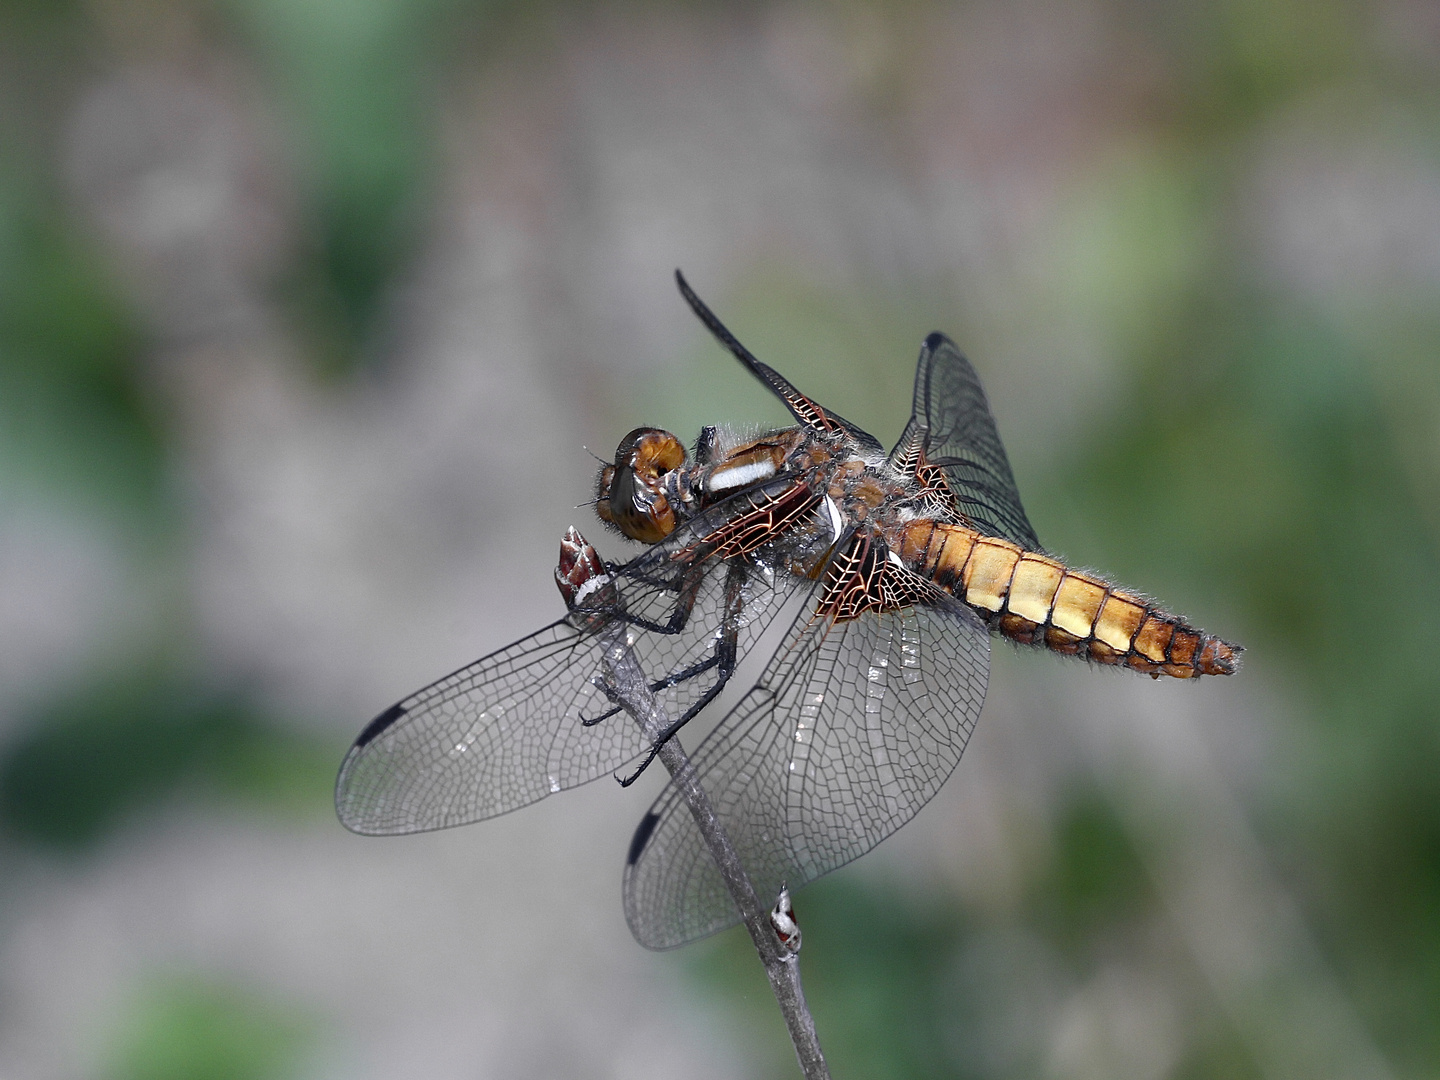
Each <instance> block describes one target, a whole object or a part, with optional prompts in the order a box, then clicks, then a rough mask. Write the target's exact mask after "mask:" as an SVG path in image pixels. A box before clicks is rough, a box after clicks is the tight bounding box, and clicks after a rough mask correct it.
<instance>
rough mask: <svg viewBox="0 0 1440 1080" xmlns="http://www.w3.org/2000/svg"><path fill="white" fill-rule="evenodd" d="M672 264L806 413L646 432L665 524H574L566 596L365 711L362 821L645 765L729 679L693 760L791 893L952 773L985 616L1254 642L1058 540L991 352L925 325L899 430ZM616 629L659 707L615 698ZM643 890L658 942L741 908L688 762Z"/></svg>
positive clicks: (1183, 653)
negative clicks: (765, 339)
mask: <svg viewBox="0 0 1440 1080" xmlns="http://www.w3.org/2000/svg"><path fill="white" fill-rule="evenodd" d="M676 282H677V284H678V286H679V288H680V292H681V294H682V296H683V297H684V298H685V300H686V301H687V302H688V304H689V305H690V307H691V309H692V310H693V311H694V312H695V314H696V315H697V316H698V317H699V319H700V321H701V322H702V323H703V324H704V325H705V326H706V327H707V328H708V329H709V330H710V332H711V333H712V334H713V335H714V336H715V337H716V339H718V341H719V342H720V343H721V344H722V345H723V346H725V348H726V349H728V350H729V352H730V353H731V354H733V355H734V357H735V358H736V359H738V360H739V362H740V363H741V364H742V365H743V366H744V368H745V369H746V370H747V371H749V372H750V373H751V374H752V375H753V376H755V377H756V378H757V379H759V381H760V382H761V383H762V384H763V385H764V386H766V387H767V388H768V389H769V390H770V391H771V392H772V393H774V394H775V395H776V396H777V397H778V398H779V399H780V401H781V402H782V403H783V404H784V405H785V407H786V408H787V409H788V410H789V412H790V414H791V416H792V417H793V418H794V421H795V423H794V424H793V425H792V426H789V427H785V428H780V429H776V430H771V431H766V432H763V433H761V434H759V435H755V434H753V433H752V434H742V433H739V432H737V431H734V430H731V429H729V428H724V427H720V426H707V427H705V428H703V429H702V430H701V431H700V433H699V436H698V438H697V439H696V440H695V443H694V444H693V446H692V447H690V448H689V449H687V448H686V446H685V445H684V444H683V443H681V442H680V440H679V439H677V438H676V437H675V436H674V435H673V434H670V433H669V432H666V431H662V430H659V429H657V428H648V427H641V428H636V429H635V430H633V431H631V432H630V433H629V434H627V435H626V436H625V438H624V439H622V440H621V442H620V444H619V446H618V448H617V450H616V453H615V457H614V460H613V462H608V463H605V464H604V465H603V467H602V468H601V469H600V471H599V475H598V477H597V480H596V489H595V490H596V494H595V501H594V505H595V509H596V511H597V514H598V517H599V518H600V519H601V521H602V522H603V523H604V525H605V526H606V527H607V528H609V529H613V530H615V531H617V532H619V533H621V534H622V535H623V536H625V537H627V538H629V539H630V540H633V541H639V542H641V543H642V544H644V545H646V546H645V547H644V548H643V549H642V551H641V553H640V554H638V555H636V556H635V557H633V558H631V559H629V560H627V561H624V562H607V561H605V560H603V559H602V558H601V557H600V555H599V554H598V552H597V550H596V549H595V548H594V547H593V545H591V544H590V543H589V542H588V541H587V540H585V538H584V537H583V536H582V535H581V534H580V533H579V532H578V531H577V530H576V529H574V528H573V527H572V528H571V529H570V530H569V531H568V532H567V533H566V534H565V537H564V539H563V540H562V543H561V551H560V559H559V563H558V566H557V569H556V572H555V573H556V582H557V585H558V586H559V588H560V592H561V594H562V597H563V598H564V600H565V602H566V613H565V615H564V616H563V617H562V618H560V619H558V620H557V621H555V622H553V623H551V624H550V625H549V626H546V627H544V628H543V629H541V630H539V631H537V632H536V633H534V634H531V635H530V636H529V637H525V638H522V639H520V640H519V641H517V642H515V643H514V644H511V645H508V646H506V647H505V648H503V649H500V650H499V651H497V652H494V653H491V654H490V655H488V656H485V657H483V658H481V659H479V660H477V661H475V662H474V663H472V664H470V665H468V666H467V667H464V668H461V669H460V670H459V671H456V672H454V673H453V674H451V675H448V676H446V677H445V678H443V679H440V680H439V681H438V682H435V683H433V684H431V685H430V686H427V687H425V688H424V689H422V690H418V691H416V692H415V693H413V694H411V695H410V696H409V697H406V698H404V699H403V700H401V701H399V702H398V703H396V704H395V705H392V706H391V707H390V708H388V709H386V710H385V711H384V712H382V713H381V714H380V715H379V716H377V717H376V718H375V719H374V720H372V721H371V722H370V723H369V725H367V726H366V727H365V728H364V730H363V731H362V732H361V733H360V735H359V737H358V738H357V739H356V740H355V743H354V746H353V747H352V748H351V749H350V751H349V753H348V754H347V755H346V757H345V759H344V762H343V764H342V765H341V768H340V774H339V778H338V780H337V783H336V794H335V803H336V808H337V811H338V813H339V817H340V820H341V822H342V823H343V824H344V825H345V826H346V827H347V828H349V829H351V830H352V831H355V832H358V833H364V834H372V835H390V834H402V833H415V832H423V831H428V830H432V829H444V828H450V827H452V826H457V825H464V824H468V823H471V822H476V821H482V820H484V819H487V818H492V817H495V816H497V815H499V814H504V813H507V812H509V811H511V810H515V809H517V808H519V807H522V806H525V805H527V804H529V803H532V802H535V801H537V800H539V799H542V798H545V797H546V796H548V795H551V794H553V793H555V792H559V791H562V790H565V789H567V788H572V787H575V786H577V785H580V784H584V783H587V782H589V781H591V780H595V779H597V778H599V777H601V776H605V775H616V776H617V779H620V780H621V782H622V783H625V784H628V783H630V782H632V781H633V780H634V779H635V778H636V777H637V776H639V775H640V774H641V773H642V772H643V771H644V770H645V768H646V766H648V765H649V763H650V761H651V760H652V759H653V758H654V756H655V755H656V753H657V751H658V749H659V747H660V745H661V744H663V743H664V742H665V741H666V740H669V739H672V738H678V737H679V735H680V733H681V731H682V730H683V729H684V727H685V726H686V725H687V724H688V723H690V722H691V721H692V720H694V719H695V718H696V717H697V716H698V715H700V714H701V713H702V712H703V711H704V710H705V709H706V708H707V707H709V706H710V705H712V704H714V703H715V702H717V700H720V699H721V698H722V695H723V694H724V692H725V691H726V690H727V688H730V689H731V691H732V693H731V695H730V696H731V697H736V696H737V695H738V700H735V701H734V703H733V704H731V705H729V707H728V709H727V711H725V713H724V715H723V717H722V718H721V719H720V720H719V722H718V723H717V724H716V725H715V726H714V727H713V729H712V730H711V731H710V732H709V733H708V734H707V735H705V737H704V738H703V739H702V740H701V741H700V742H699V743H698V744H697V745H696V747H695V749H694V751H693V753H692V754H691V761H692V763H693V765H694V768H695V771H696V775H697V776H698V778H699V781H700V783H701V785H702V786H703V787H704V789H705V791H706V792H707V793H708V795H709V797H710V799H711V801H712V803H713V804H714V807H715V811H716V813H717V815H718V817H719V820H720V822H721V824H722V826H723V827H724V829H725V831H726V832H727V833H728V835H729V837H730V839H731V842H732V843H733V845H734V847H735V849H736V851H737V852H738V853H739V855H740V858H741V860H742V862H743V863H744V865H745V868H746V870H747V872H748V873H749V875H750V877H751V878H752V881H753V882H754V885H755V889H756V892H757V894H758V895H761V896H765V895H770V896H774V895H778V894H779V893H780V892H781V891H782V890H783V889H785V888H786V887H787V886H788V887H789V888H791V889H793V888H798V887H799V886H801V885H804V884H806V883H808V882H810V881H813V880H815V879H816V878H818V877H820V876H821V875H823V874H826V873H828V872H830V871H832V870H835V869H836V868H838V867H840V866H842V865H844V864H846V863H848V862H850V861H851V860H853V859H855V858H857V857H859V856H860V855H862V854H864V853H866V852H867V851H869V850H870V849H871V848H873V847H874V846H875V845H876V844H878V843H879V842H880V841H882V840H883V839H885V838H886V837H887V836H889V835H891V834H892V833H894V832H895V831H896V830H897V829H899V828H900V827H901V826H902V825H904V824H905V823H906V822H908V821H909V820H910V819H911V818H913V817H914V816H915V814H916V813H917V812H918V811H919V810H920V809H921V807H923V806H924V805H925V803H927V802H928V801H929V800H930V799H931V798H932V797H933V796H934V795H935V793H936V792H937V791H938V790H939V788H940V786H941V785H942V784H943V783H944V782H945V780H946V779H947V778H948V777H949V776H950V774H951V773H952V772H953V771H954V769H955V767H956V765H957V764H958V763H959V760H960V756H961V754H962V752H963V751H964V749H965V745H966V742H967V741H968V740H969V738H970V735H971V732H972V731H973V730H974V727H975V722H976V719H977V717H978V716H979V714H980V709H981V706H982V704H983V703H984V700H985V692H986V686H987V681H988V674H989V658H990V638H991V635H994V634H998V635H1000V636H1002V637H1005V638H1008V639H1009V640H1010V641H1012V642H1016V643H1018V644H1022V645H1029V646H1035V647H1039V648H1043V649H1047V650H1049V651H1051V652H1056V653H1060V654H1063V655H1065V656H1071V657H1078V658H1081V659H1084V660H1087V661H1089V662H1091V663H1094V664H1101V665H1108V666H1112V667H1119V668H1126V669H1129V670H1131V671H1134V672H1139V673H1143V674H1148V675H1151V676H1153V677H1154V678H1157V679H1158V678H1160V677H1161V676H1167V677H1172V678H1177V679H1191V678H1196V677H1199V676H1203V675H1230V674H1233V673H1234V672H1235V671H1237V670H1238V668H1239V664H1240V654H1241V652H1242V650H1241V648H1240V647H1239V646H1238V645H1234V644H1231V643H1228V642H1226V641H1223V640H1221V639H1220V638H1219V637H1216V636H1214V635H1211V634H1207V633H1205V632H1204V631H1203V630H1200V629H1197V628H1196V627H1194V626H1192V625H1190V624H1189V623H1188V622H1186V621H1185V620H1184V619H1183V618H1181V617H1179V616H1177V615H1174V614H1171V613H1169V612H1168V611H1166V610H1165V609H1163V608H1162V607H1160V606H1159V605H1158V604H1157V603H1155V602H1154V601H1152V600H1150V599H1147V598H1146V597H1144V596H1142V595H1141V594H1139V593H1137V592H1135V591H1133V590H1130V589H1126V588H1123V587H1121V586H1119V585H1116V584H1114V583H1112V582H1110V581H1108V580H1106V579H1105V578H1103V577H1101V576H1100V575H1098V574H1095V573H1092V572H1090V571H1087V570H1080V569H1076V568H1074V567H1071V566H1069V565H1067V564H1066V563H1065V562H1064V561H1063V560H1061V559H1059V558H1056V557H1055V556H1054V555H1052V554H1049V553H1047V552H1046V551H1045V550H1044V549H1043V548H1042V547H1041V545H1040V542H1039V540H1038V538H1037V537H1036V535H1035V530H1034V529H1033V528H1032V527H1031V524H1030V520H1029V518H1028V517H1027V516H1026V513H1025V510H1024V507H1023V506H1022V504H1021V501H1020V494H1019V492H1018V491H1017V489H1016V485H1015V479H1014V475H1013V473H1012V471H1011V468H1010V463H1009V460H1008V458H1007V456H1006V453H1005V449H1004V446H1003V444H1002V443H1001V441H1000V436H999V433H998V431H997V429H996V425H995V420H994V417H993V416H992V414H991V410H990V406H989V403H988V401H987V399H986V396H985V391H984V389H983V388H982V386H981V383H980V379H979V377H978V376H977V375H976V373H975V369H974V368H973V367H972V366H971V364H970V362H969V361H968V360H967V359H966V358H965V357H964V355H963V354H962V353H961V352H960V350H959V349H958V348H956V346H955V345H954V343H953V342H952V341H951V340H950V339H949V338H947V337H946V336H945V335H943V334H939V333H935V334H931V335H930V336H929V337H927V338H926V339H925V342H924V344H923V346H922V348H921V350H920V360H919V364H918V366H917V368H916V372H915V391H914V406H913V410H912V413H911V416H910V420H909V422H908V424H906V426H905V428H904V431H903V432H902V434H901V436H900V438H899V440H898V441H897V442H896V444H895V445H894V447H893V448H891V449H890V450H889V451H888V452H887V451H886V450H885V449H884V448H883V447H882V446H881V444H880V443H879V442H878V441H877V440H876V439H875V438H874V437H873V436H872V435H870V434H869V433H867V432H866V431H864V430H862V429H861V428H859V427H857V426H856V425H855V424H853V423H850V422H849V421H847V420H845V419H844V418H843V417H841V416H840V415H839V414H838V413H836V412H834V411H833V410H830V409H827V408H824V407H822V406H821V405H819V404H818V403H817V402H816V401H815V400H814V399H812V398H810V397H807V396H806V395H804V394H802V393H800V391H799V390H797V389H796V388H795V387H794V386H793V385H791V384H790V383H789V382H788V381H787V380H786V379H785V378H784V377H782V376H781V375H780V374H779V373H778V372H776V371H775V370H774V369H773V368H771V367H769V366H768V365H766V364H764V363H762V362H761V361H760V360H758V359H757V358H756V357H755V356H754V355H752V354H751V353H750V351H749V350H748V349H746V348H745V347H744V346H743V345H741V344H740V342H739V341H738V340H737V339H736V338H735V336H734V335H733V334H732V333H731V332H730V331H729V330H728V329H727V328H726V327H725V326H724V324H722V323H721V322H720V320H719V319H718V318H716V316H715V315H714V313H713V312H711V311H710V309H709V308H708V307H707V306H706V305H705V304H704V303H703V302H702V301H701V300H700V298H699V297H698V296H697V295H696V294H695V293H694V291H693V290H692V289H691V288H690V286H689V285H688V283H687V282H686V281H685V278H684V277H683V275H681V274H680V273H679V272H678V271H677V272H676ZM617 640H619V641H623V643H624V647H625V648H627V649H628V650H629V651H630V653H631V655H633V657H634V658H635V660H636V661H637V662H638V663H639V664H640V666H641V668H642V670H643V673H644V677H645V678H646V679H647V680H649V682H648V685H649V689H650V691H651V692H652V694H653V696H654V699H655V701H656V702H657V703H658V705H659V706H660V708H661V710H662V713H663V715H664V716H666V717H667V718H669V723H668V725H667V726H666V727H665V728H664V729H663V730H656V729H655V728H653V727H652V728H650V729H649V730H648V731H647V730H646V729H645V728H643V727H642V726H641V725H639V724H637V723H635V722H634V721H632V719H631V717H630V716H628V715H626V714H625V711H624V709H623V707H622V705H621V703H620V702H618V701H617V700H616V699H615V696H614V693H613V690H612V689H611V688H610V687H611V684H610V682H609V679H608V677H607V666H606V665H607V649H610V648H612V647H613V646H614V644H615V642H616V641H617ZM747 659H748V660H749V662H748V663H746V661H747ZM761 664H763V667H760V665H761ZM742 666H743V667H744V668H745V670H746V671H748V672H749V675H748V676H747V678H753V681H752V682H750V684H749V685H748V686H744V685H743V681H742V680H740V679H738V678H737V672H738V671H739V670H740V669H741V668H742ZM756 667H760V671H759V674H758V675H756V674H755V668H756ZM732 680H735V682H736V685H735V686H734V687H731V685H730V684H731V682H732ZM741 691H743V692H741ZM623 896H624V906H625V915H626V919H627V921H628V923H629V925H630V929H631V931H632V932H633V934H634V935H635V937H636V939H637V940H638V941H639V942H640V943H641V944H642V945H645V946H647V947H649V948H654V949H665V948H673V947H675V946H679V945H683V944H685V943H687V942H690V941H694V940H696V939H698V938H701V937H704V936H706V935H708V934H711V933H714V932H716V931H718V930H721V929H723V928H725V927H727V926H730V925H732V924H734V923H736V922H738V921H739V914H738V912H737V910H736V908H735V906H734V903H733V901H732V900H731V898H730V893H729V891H728V890H727V888H726V885H725V883H724V881H723V880H722V878H721V876H720V873H719V871H718V870H717V869H716V867H715V865H714V862H713V860H712V858H711V856H710V852H709V849H708V848H707V846H706V844H705V842H704V840H703V838H702V837H701V835H700V832H699V830H698V828H697V826H696V825H695V822H694V820H693V818H692V816H691V814H690V813H689V811H688V809H687V806H686V803H685V801H684V798H683V796H682V793H681V792H680V791H679V790H678V789H677V788H676V787H675V785H674V784H667V786H666V787H665V789H664V790H663V791H662V792H661V794H660V795H659V796H658V798H657V799H656V800H655V802H654V804H653V805H652V806H651V807H650V809H649V810H648V811H647V812H646V814H645V816H644V817H643V818H642V819H641V821H640V824H639V826H638V828H637V829H636V831H635V833H634V835H633V838H632V840H631V843H630V846H629V850H628V853H627V856H626V860H625V869H624V878H623Z"/></svg>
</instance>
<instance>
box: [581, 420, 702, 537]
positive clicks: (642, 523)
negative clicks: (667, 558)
mask: <svg viewBox="0 0 1440 1080" xmlns="http://www.w3.org/2000/svg"><path fill="white" fill-rule="evenodd" d="M683 464H685V447H684V445H683V444H682V443H681V442H680V440H679V439H677V438H676V437H675V436H674V435H671V434H670V433H669V432H668V431H661V430H660V429H659V428H636V429H635V430H634V431H632V432H630V434H629V435H626V436H625V438H623V439H622V440H620V445H619V447H617V448H616V450H615V464H614V465H606V466H605V467H604V468H602V469H601V470H600V476H599V478H598V479H597V480H596V483H595V512H596V513H598V514H599V515H600V520H601V521H604V522H605V523H606V524H608V525H614V526H615V527H616V528H617V529H619V530H620V531H621V532H622V533H624V534H625V535H626V536H628V537H630V539H632V540H639V541H641V542H642V543H646V544H654V543H658V542H659V541H661V540H664V539H665V537H667V536H669V535H670V534H671V533H672V532H674V531H675V510H674V508H673V507H672V506H671V505H670V500H669V498H667V497H666V495H665V491H664V485H663V484H662V483H661V478H662V477H664V475H665V474H666V473H668V472H670V471H671V470H672V469H678V468H679V467H680V466H681V465H683Z"/></svg>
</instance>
